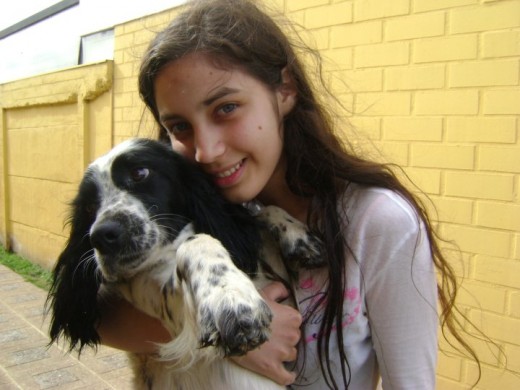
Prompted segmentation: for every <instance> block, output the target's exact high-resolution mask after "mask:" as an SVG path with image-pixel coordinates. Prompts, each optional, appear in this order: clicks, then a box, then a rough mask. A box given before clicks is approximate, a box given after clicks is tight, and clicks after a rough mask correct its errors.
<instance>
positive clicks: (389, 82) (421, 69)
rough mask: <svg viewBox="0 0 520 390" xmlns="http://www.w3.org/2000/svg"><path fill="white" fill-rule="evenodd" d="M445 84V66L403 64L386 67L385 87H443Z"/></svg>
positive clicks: (404, 88)
mask: <svg viewBox="0 0 520 390" xmlns="http://www.w3.org/2000/svg"><path fill="white" fill-rule="evenodd" d="M444 84H445V66H444V65H431V66H430V65H428V66H403V67H391V68H388V69H385V89H387V90H389V91H394V90H413V89H435V88H442V87H444Z"/></svg>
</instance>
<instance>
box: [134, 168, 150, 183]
mask: <svg viewBox="0 0 520 390" xmlns="http://www.w3.org/2000/svg"><path fill="white" fill-rule="evenodd" d="M149 174H150V170H149V169H148V168H134V169H132V170H131V171H130V178H131V179H132V180H133V181H134V182H135V183H139V182H141V181H143V180H145V179H146V178H147V177H148V175H149Z"/></svg>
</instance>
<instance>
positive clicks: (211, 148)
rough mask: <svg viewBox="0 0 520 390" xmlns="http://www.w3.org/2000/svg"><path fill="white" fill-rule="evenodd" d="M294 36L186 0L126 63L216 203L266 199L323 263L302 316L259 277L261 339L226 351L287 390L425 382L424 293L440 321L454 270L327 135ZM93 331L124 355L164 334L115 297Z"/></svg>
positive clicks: (408, 203)
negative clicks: (264, 309)
mask: <svg viewBox="0 0 520 390" xmlns="http://www.w3.org/2000/svg"><path fill="white" fill-rule="evenodd" d="M295 47H296V46H293V45H292V44H291V43H290V41H289V39H288V38H287V36H286V35H285V34H284V33H283V32H282V30H281V29H280V28H279V27H278V26H277V25H276V24H275V22H274V21H273V20H272V19H271V18H270V17H268V16H267V15H266V14H265V13H264V12H262V11H260V10H259V9H258V7H257V6H256V5H255V4H253V2H249V1H246V0H213V1H194V2H191V3H189V4H188V5H187V6H186V9H185V10H184V11H183V12H182V13H181V14H180V15H179V16H177V17H176V18H175V20H173V22H172V23H171V24H170V25H169V26H168V27H167V28H166V29H165V30H164V31H162V32H161V33H159V34H158V35H157V37H156V38H155V39H154V40H153V41H152V43H151V44H150V47H149V48H148V50H147V52H146V53H145V55H144V58H143V61H142V64H141V69H140V74H139V89H140V93H141V97H142V98H143V100H144V102H145V103H146V105H147V106H148V108H149V109H150V111H151V112H152V114H153V116H154V118H155V120H156V121H157V124H158V125H159V127H160V137H161V138H162V139H167V140H169V141H170V142H171V144H172V146H173V148H174V149H175V150H177V151H178V152H179V153H182V154H183V155H184V156H186V157H187V158H189V159H192V160H194V161H195V162H197V163H198V164H199V165H200V166H201V167H202V169H204V170H205V171H206V172H208V173H209V174H211V175H212V176H213V178H214V180H215V183H216V184H217V185H218V186H219V187H220V189H221V191H222V192H223V194H224V195H225V197H226V198H227V199H229V200H230V201H232V202H240V203H246V202H252V201H254V202H257V203H258V204H260V205H276V206H278V207H281V208H283V209H285V210H286V211H287V212H289V213H290V214H292V215H293V216H294V217H296V218H298V219H300V220H301V221H303V222H305V223H307V224H308V225H309V227H310V228H311V229H312V230H313V231H314V232H316V234H318V235H319V236H320V237H322V239H323V241H324V243H325V245H326V253H325V254H324V256H325V261H326V266H325V267H323V268H322V269H318V270H313V271H312V272H310V271H309V272H304V273H303V274H302V275H301V278H300V281H299V285H298V286H296V295H297V299H298V301H299V303H300V309H301V315H300V314H299V313H298V312H296V311H294V310H293V309H291V308H289V307H286V306H283V305H280V304H278V303H277V301H278V300H280V299H282V298H284V297H285V296H286V295H287V294H288V292H287V291H285V290H284V288H283V287H282V286H281V285H280V284H273V285H270V286H268V288H266V290H265V291H264V292H263V293H264V296H265V297H266V300H267V302H268V303H269V305H270V306H271V308H272V309H273V312H274V321H273V324H272V336H271V339H270V340H269V342H267V343H265V344H264V345H262V346H261V347H260V348H259V349H257V350H255V351H252V352H250V353H249V354H247V355H246V356H244V357H241V358H238V359H236V361H237V363H239V364H242V365H244V366H246V367H248V368H250V369H252V370H255V371H257V372H260V373H262V374H264V375H266V376H269V377H271V378H272V379H273V380H275V381H277V382H279V383H281V384H292V386H293V387H294V388H300V386H301V388H306V389H323V388H326V387H328V388H336V389H338V388H349V389H363V390H366V389H374V388H375V387H376V385H377V382H378V380H379V377H380V376H381V377H382V380H383V381H382V383H383V387H384V388H392V389H404V388H409V389H434V388H435V368H436V359H437V325H438V315H437V311H436V307H437V298H439V300H440V305H441V317H440V320H441V322H442V324H443V325H444V326H447V327H448V328H449V329H450V330H452V328H453V324H454V319H453V317H452V308H453V300H454V292H455V285H454V280H455V278H454V275H453V272H452V271H451V268H450V267H449V265H448V264H447V262H446V260H445V259H444V257H443V256H442V254H441V253H440V251H439V247H438V244H437V242H436V239H435V235H434V233H433V230H432V228H431V225H430V223H429V220H428V217H427V215H426V214H425V212H424V208H423V207H422V206H421V205H420V203H419V202H418V201H417V200H416V198H415V197H414V196H413V195H412V193H411V192H410V191H408V190H407V189H406V188H405V187H404V186H403V185H402V184H401V183H400V182H399V180H398V179H397V178H396V177H395V176H394V174H393V173H392V171H391V170H390V169H389V167H388V166H385V165H382V164H378V163H375V162H371V161H368V160H366V159H363V158H361V157H359V156H357V155H356V154H355V153H354V152H353V151H352V150H350V149H349V148H347V147H346V146H345V145H344V144H343V143H342V142H341V141H340V139H339V138H338V135H337V134H336V133H335V130H336V129H334V128H333V121H332V117H331V116H329V113H328V112H327V109H326V107H324V106H323V105H322V104H320V100H319V99H318V97H317V96H316V95H315V91H314V90H313V86H312V85H311V82H310V80H309V78H308V76H307V75H306V73H305V71H304V68H303V66H302V63H301V62H300V60H299V59H298V57H297V55H296V52H295ZM338 130H339V129H338ZM436 270H437V271H438V272H439V274H440V278H439V280H440V282H439V285H437V284H436V272H435V271H436ZM437 294H438V295H437ZM129 318H130V320H129ZM302 320H303V325H302V327H301V328H302V332H301V334H300V330H299V327H300V324H301V322H302ZM128 323H131V324H132V325H133V326H132V327H130V326H128V325H126V324H128ZM99 332H100V335H101V337H102V339H103V341H104V342H105V343H107V344H110V345H113V346H117V347H120V348H124V349H127V350H132V351H134V352H144V353H146V352H153V351H154V346H153V344H152V343H150V342H166V341H168V339H169V335H168V334H166V332H165V330H164V329H163V328H162V327H161V325H160V324H159V323H157V321H155V320H153V319H151V318H148V317H146V316H144V315H143V314H141V313H139V312H137V311H136V310H135V309H133V308H132V307H130V306H129V305H128V304H127V303H123V302H118V303H117V304H115V305H113V306H110V309H108V306H107V309H106V310H105V314H104V317H103V321H102V323H101V325H100V328H99ZM455 334H456V333H455ZM300 338H301V339H300ZM298 340H299V343H298ZM296 345H298V346H299V351H298V353H297V350H296ZM292 361H295V366H294V367H293V368H292V370H293V371H290V370H288V369H286V366H285V365H284V363H286V362H292Z"/></svg>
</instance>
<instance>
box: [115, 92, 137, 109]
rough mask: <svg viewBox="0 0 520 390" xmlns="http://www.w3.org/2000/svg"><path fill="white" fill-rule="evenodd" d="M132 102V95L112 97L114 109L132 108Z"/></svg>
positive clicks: (121, 94)
mask: <svg viewBox="0 0 520 390" xmlns="http://www.w3.org/2000/svg"><path fill="white" fill-rule="evenodd" d="M133 100H134V94H133V93H128V92H127V93H120V94H118V95H116V96H114V108H120V107H132V106H133Z"/></svg>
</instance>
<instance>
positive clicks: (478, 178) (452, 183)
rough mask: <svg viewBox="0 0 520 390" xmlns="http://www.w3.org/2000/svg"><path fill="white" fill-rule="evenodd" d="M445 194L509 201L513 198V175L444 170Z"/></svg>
mask: <svg viewBox="0 0 520 390" xmlns="http://www.w3.org/2000/svg"><path fill="white" fill-rule="evenodd" d="M445 194H446V195H449V196H460V197H463V198H472V199H489V200H504V201H511V200H513V198H514V175H499V174H487V173H476V172H456V171H450V172H446V173H445Z"/></svg>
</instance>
